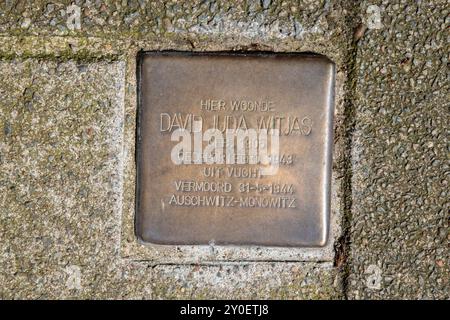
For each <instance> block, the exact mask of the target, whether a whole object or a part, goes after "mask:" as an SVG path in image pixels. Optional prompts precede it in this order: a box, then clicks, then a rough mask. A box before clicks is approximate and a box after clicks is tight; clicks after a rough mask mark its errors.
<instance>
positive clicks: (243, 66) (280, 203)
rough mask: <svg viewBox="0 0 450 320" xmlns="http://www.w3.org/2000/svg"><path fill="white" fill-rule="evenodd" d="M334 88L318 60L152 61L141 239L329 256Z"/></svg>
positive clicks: (146, 68) (221, 57) (147, 62)
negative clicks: (320, 251)
mask: <svg viewBox="0 0 450 320" xmlns="http://www.w3.org/2000/svg"><path fill="white" fill-rule="evenodd" d="M333 82H334V66H333V64H332V63H331V62H329V61H328V60H327V59H326V58H323V57H320V56H314V55H226V54H198V55H196V54H194V55H193V54H190V55H183V54H180V53H151V54H147V55H144V56H143V57H142V60H141V83H140V94H141V101H140V105H139V108H140V122H139V130H138V132H139V135H138V144H137V146H138V159H137V161H138V179H137V180H138V194H137V196H138V202H137V204H138V206H137V233H138V236H139V237H140V238H141V239H142V240H143V241H145V242H151V243H159V244H178V245H182V244H208V243H210V241H214V243H216V244H222V245H227V244H235V245H269V246H322V245H324V244H325V242H326V240H327V232H328V216H329V212H328V211H329V180H330V161H331V158H330V157H331V141H332V139H331V134H332V114H333V102H332V101H333V99H332V98H333V85H334V83H333Z"/></svg>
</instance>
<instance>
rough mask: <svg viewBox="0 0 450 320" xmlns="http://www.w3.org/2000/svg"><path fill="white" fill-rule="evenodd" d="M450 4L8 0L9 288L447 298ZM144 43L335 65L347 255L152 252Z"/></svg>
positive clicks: (9, 292)
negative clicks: (143, 201) (146, 193)
mask: <svg viewBox="0 0 450 320" xmlns="http://www.w3.org/2000/svg"><path fill="white" fill-rule="evenodd" d="M446 2H447V1H444V0H442V1H440V0H434V1H412V0H410V1H404V0H398V1H395V2H391V1H385V2H382V1H376V0H374V1H370V2H369V1H363V2H358V3H357V4H356V3H353V2H347V1H310V0H302V1H300V2H297V1H275V0H272V1H186V2H184V3H183V4H180V2H178V1H145V0H144V1H90V2H87V1H74V4H75V5H77V6H79V7H80V10H81V11H80V18H81V19H80V25H79V26H78V25H77V23H76V21H74V20H70V19H69V16H70V17H72V16H73V14H74V11H70V12H69V14H68V13H67V10H68V6H69V5H71V4H70V3H68V2H64V3H63V2H50V1H34V2H33V4H32V5H31V4H29V3H27V2H22V1H4V2H2V3H1V4H0V298H1V299H10V298H33V299H39V298H138V299H141V298H145V299H151V298H154V299H160V298H293V299H295V298H297V299H299V298H300V299H311V298H312V299H320V298H322V299H323V298H335V299H340V298H350V299H361V298H440V299H448V298H449V291H450V284H449V268H448V261H449V260H448V258H449V256H448V254H449V251H448V241H449V236H448V200H447V199H448V191H447V190H448V142H447V139H448V138H447V137H448V136H447V130H448V129H447V128H448V89H449V88H448V79H447V64H448V60H447V59H448V34H447V30H446V25H447V24H448V15H449V9H448V4H447V3H446ZM371 5H376V7H371ZM72 9H73V8H72ZM378 9H379V13H380V16H379V18H380V19H379V20H377V19H376V18H377V17H376V15H377V12H378V11H377V10H378ZM68 19H69V20H68ZM360 21H361V22H362V23H363V24H361V25H360V27H358V28H357V29H356V25H357V23H359V22H360ZM355 29H356V32H355ZM354 32H355V37H356V40H358V41H357V43H353V44H352V43H351V37H352V36H353V33H354ZM141 49H143V50H162V49H170V50H197V51H204V50H208V51H211V50H218V51H221V50H243V51H246V50H268V51H275V52H301V51H313V52H318V53H321V54H325V55H327V56H328V57H330V58H331V59H332V60H333V61H335V63H336V67H337V79H338V87H337V101H336V105H337V113H336V125H335V133H336V134H335V151H334V158H335V160H334V168H333V179H334V180H333V196H334V200H333V205H334V207H333V210H334V212H335V213H336V215H335V217H336V219H337V220H340V219H341V218H342V226H343V230H341V229H340V228H337V229H336V230H337V232H338V233H340V234H341V237H339V235H340V234H338V235H336V237H337V238H338V240H337V241H336V243H335V248H336V251H334V252H333V251H332V252H331V255H335V261H334V263H333V262H323V261H315V262H313V261H310V262H264V261H262V262H243V261H239V257H237V256H236V255H234V258H233V260H234V261H233V262H226V261H224V262H217V261H216V262H204V261H203V262H201V261H200V260H201V259H200V260H199V262H198V263H192V262H190V263H189V264H173V263H172V264H164V263H161V262H170V261H169V260H170V259H172V258H173V257H172V256H170V255H168V256H167V257H168V258H167V259H169V258H170V259H169V260H167V259H166V260H167V261H164V259H160V261H159V262H158V260H154V259H149V258H148V254H146V252H145V249H143V248H142V246H141V247H140V246H139V245H138V244H137V242H136V239H135V236H134V233H133V217H134V216H133V214H134V174H135V171H134V169H135V168H134V132H135V114H136V113H135V112H136V79H135V67H136V66H135V57H136V54H137V52H138V51H139V50H141ZM344 82H345V83H346V86H345V87H344V85H343V84H344ZM344 106H345V108H344ZM337 225H340V223H339V221H338V223H337ZM180 250H181V249H180ZM229 253H230V252H229ZM173 254H177V252H174V253H173ZM230 254H233V252H231V253H230ZM286 257H289V255H288V254H287V255H286ZM163 258H164V257H163ZM224 260H226V257H225V259H224ZM294 260H295V259H294ZM300 260H302V259H300Z"/></svg>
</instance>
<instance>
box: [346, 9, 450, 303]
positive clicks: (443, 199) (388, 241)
mask: <svg viewBox="0 0 450 320" xmlns="http://www.w3.org/2000/svg"><path fill="white" fill-rule="evenodd" d="M369 4H379V8H380V12H381V17H382V21H381V22H382V26H381V28H380V29H372V30H370V29H369V30H367V31H366V34H365V35H364V37H362V38H361V40H360V41H359V43H358V49H357V50H358V51H357V56H356V69H357V71H356V73H355V81H356V87H355V89H354V94H355V96H354V97H355V99H354V105H355V119H354V125H355V132H354V140H353V145H352V150H353V157H352V166H353V168H352V172H353V183H352V185H353V188H352V192H353V197H352V204H353V206H352V210H351V211H352V212H351V235H350V238H351V257H350V270H351V271H350V277H349V285H348V296H349V298H424V299H432V298H434V299H436V298H440V299H448V298H449V293H450V283H449V267H448V262H449V249H448V243H449V235H448V218H449V216H448V210H449V206H448V204H449V201H448V199H449V195H448V181H449V180H448V174H449V162H448V128H449V116H448V115H449V114H448V111H449V109H448V107H449V95H448V92H449V83H448V68H447V64H448V49H449V47H448V30H447V29H448V28H447V23H446V19H447V22H448V14H449V7H448V2H446V1H399V2H398V3H395V4H394V3H391V1H383V2H381V1H370V2H364V3H363V4H362V7H361V8H362V9H363V10H364V9H365V8H367V7H368V5H369ZM362 12H363V13H365V10H364V11H362ZM366 17H367V18H368V19H370V15H369V14H367V15H366Z"/></svg>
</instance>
